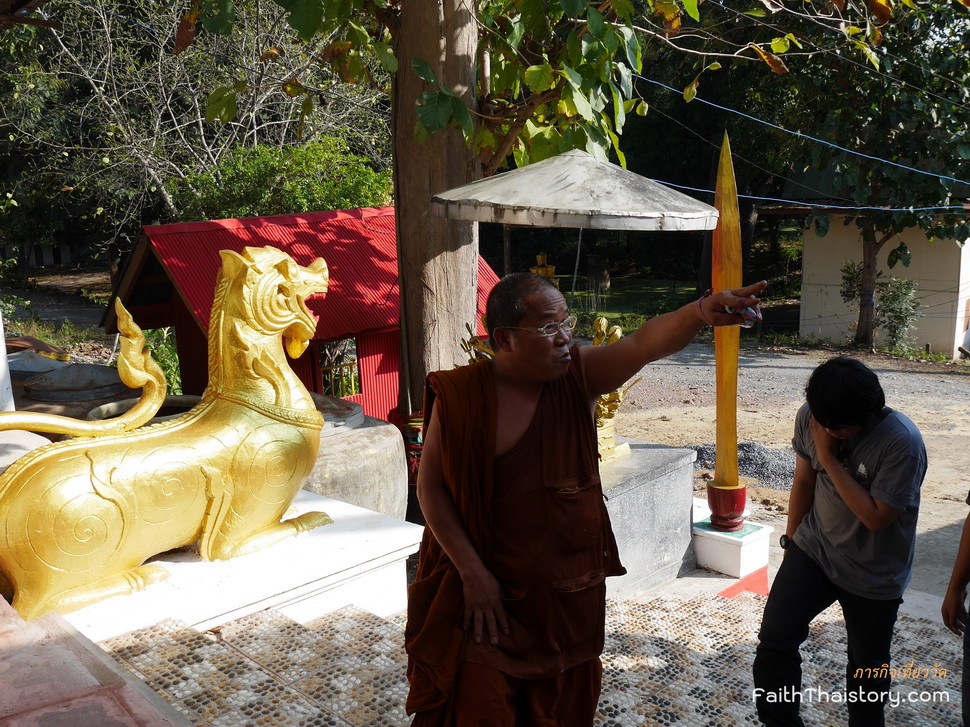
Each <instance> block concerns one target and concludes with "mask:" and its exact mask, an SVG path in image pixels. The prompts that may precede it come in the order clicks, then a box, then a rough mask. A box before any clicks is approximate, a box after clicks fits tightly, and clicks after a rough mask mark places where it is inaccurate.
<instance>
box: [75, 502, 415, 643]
mask: <svg viewBox="0 0 970 727" xmlns="http://www.w3.org/2000/svg"><path fill="white" fill-rule="evenodd" d="M313 510H322V511H324V512H326V513H328V514H329V515H330V517H332V518H333V521H334V522H333V524H332V525H326V526H323V527H319V528H316V529H315V530H312V531H311V532H308V533H303V534H301V535H298V536H296V537H292V538H288V539H287V540H284V541H282V542H280V543H277V544H276V545H273V546H271V547H269V548H265V549H263V550H261V551H258V552H256V553H251V554H249V555H244V556H240V557H238V558H233V559H231V560H225V561H214V562H206V561H203V560H202V559H201V558H199V556H198V553H197V551H196V548H195V547H194V546H192V547H191V548H185V549H181V550H177V551H172V552H169V553H165V554H162V555H160V556H157V557H155V558H152V559H151V560H150V561H148V562H150V563H157V564H160V565H163V566H164V567H165V568H166V569H167V570H168V571H169V573H170V574H171V575H170V577H169V578H168V579H167V580H164V581H162V582H160V583H155V584H152V585H150V586H148V587H147V588H145V589H144V590H142V591H139V592H138V593H133V594H131V595H128V596H118V597H115V598H109V599H106V600H104V601H101V602H100V603H96V604H93V605H91V606H88V607H87V608H83V609H80V610H79V611H75V612H73V613H69V614H66V615H65V616H64V618H65V619H66V620H67V621H69V622H70V623H71V624H72V625H73V626H74V627H75V628H76V629H77V630H78V631H80V632H81V633H83V634H84V635H85V636H87V637H88V638H89V639H91V640H92V641H102V640H104V639H107V638H110V637H112V636H117V635H119V634H123V633H127V632H129V631H132V630H134V629H137V628H143V627H145V626H150V625H152V624H154V623H158V622H159V621H162V620H164V619H167V618H174V619H178V620H180V621H183V622H185V623H186V624H188V625H189V626H192V627H193V628H195V629H197V630H199V631H204V630H206V629H210V628H213V627H215V626H218V625H220V624H223V623H227V622H229V621H232V620H234V619H237V618H241V617H242V616H245V615H247V614H250V613H254V612H256V611H260V610H263V609H266V608H273V609H275V610H277V611H280V612H281V613H283V614H284V615H286V616H288V617H290V618H292V619H294V620H296V621H300V622H305V621H309V620H311V619H313V618H316V617H318V616H321V615H323V614H325V613H329V612H330V611H334V610H336V609H338V608H342V607H344V606H347V605H350V604H353V605H356V606H359V607H360V608H363V609H366V610H368V611H370V612H372V613H375V614H376V615H378V616H388V615H391V614H394V613H398V612H400V611H401V610H403V609H404V608H405V607H406V605H407V589H406V583H407V573H406V565H405V561H406V560H407V557H408V556H409V555H410V554H412V553H414V552H415V551H416V550H417V547H418V544H419V542H420V540H421V533H422V528H421V527H420V526H418V525H414V524H413V523H408V522H405V521H403V520H396V519H394V518H390V517H387V516H385V515H381V514H380V513H376V512H373V511H371V510H365V509H364V508H361V507H357V506H355V505H350V504H347V503H344V502H340V501H338V500H333V499H330V498H327V497H322V496H320V495H315V494H313V493H312V492H306V491H301V492H300V493H299V494H298V495H297V497H296V499H295V500H294V501H293V504H292V505H291V506H290V509H289V511H288V512H287V514H286V517H287V518H291V517H295V516H296V515H300V514H302V513H304V512H310V511H313Z"/></svg>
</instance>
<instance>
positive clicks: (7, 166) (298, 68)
mask: <svg viewBox="0 0 970 727" xmlns="http://www.w3.org/2000/svg"><path fill="white" fill-rule="evenodd" d="M44 10H45V12H47V13H49V14H50V15H51V16H52V17H54V18H57V19H58V20H59V21H61V23H62V24H63V30H57V29H51V28H43V27H14V28H11V29H8V30H5V31H3V32H0V200H2V204H3V212H4V214H3V217H2V218H0V235H3V237H4V238H5V239H6V241H7V242H8V243H15V244H18V245H20V246H21V247H22V248H25V249H29V247H30V246H32V245H35V244H48V243H59V244H68V245H71V246H72V247H74V248H75V252H76V253H80V252H81V251H83V250H84V249H91V250H93V251H94V252H95V253H98V252H103V251H104V250H105V249H107V248H109V247H110V248H112V249H117V250H123V249H125V248H126V247H128V246H129V245H130V244H131V243H132V242H133V240H134V239H135V238H136V236H137V234H138V230H139V227H140V226H141V225H142V224H146V223H158V222H165V221H168V220H173V219H180V218H184V216H185V215H186V214H188V211H187V210H183V209H181V208H180V205H181V204H182V203H186V204H189V205H190V206H191V205H192V204H195V202H196V201H197V199H196V197H195V196H193V195H191V194H186V190H187V189H190V188H191V183H190V181H189V180H201V179H203V178H208V179H210V181H214V180H218V179H219V178H220V177H221V170H222V169H223V168H224V166H223V165H224V160H225V159H227V158H229V157H233V155H235V154H237V151H238V150H239V149H241V148H254V147H258V148H260V149H262V150H263V151H262V152H260V154H262V156H263V158H267V159H268V157H269V156H272V155H273V152H272V151H269V150H271V149H282V148H285V149H287V152H280V155H281V157H280V158H281V160H282V159H283V157H287V158H288V161H287V162H286V163H283V162H282V161H280V163H279V164H278V165H277V171H279V172H280V173H282V174H286V173H287V171H286V169H287V168H290V169H291V170H292V172H291V173H293V174H298V175H300V176H305V177H308V178H307V180H306V181H307V183H309V182H310V181H311V178H310V177H309V175H308V171H307V169H306V164H308V163H311V161H312V158H313V153H312V152H310V153H309V154H310V156H309V157H307V158H306V160H305V161H300V155H299V154H290V150H291V149H298V148H299V147H300V146H301V145H304V144H315V143H317V140H318V139H324V137H337V138H341V139H343V141H344V144H345V146H344V147H342V148H344V149H346V150H349V151H350V152H351V153H353V154H355V155H357V156H356V157H355V158H354V159H353V160H351V162H350V166H349V168H348V170H347V174H345V175H344V176H343V177H341V176H340V175H339V174H336V173H333V172H331V171H327V172H324V173H317V174H316V175H314V176H315V177H316V178H317V179H321V178H326V179H327V180H328V183H336V181H337V180H338V178H340V179H346V178H347V175H348V174H350V173H351V170H353V169H357V168H358V167H359V165H360V161H359V160H360V158H366V160H367V165H368V166H370V167H371V168H372V169H373V172H374V174H373V175H371V176H372V177H374V179H371V180H370V181H367V177H366V173H365V172H363V171H358V172H357V177H358V180H357V182H356V184H359V185H362V189H365V190H369V187H368V185H371V184H372V183H377V184H380V182H375V179H376V177H379V176H380V175H381V174H385V175H386V172H387V170H388V169H389V167H390V156H389V153H388V151H387V150H388V149H389V146H390V145H389V133H390V130H389V128H388V119H387V114H388V106H387V98H386V94H385V93H384V89H383V87H382V85H386V83H387V78H386V75H385V76H384V77H380V76H375V78H374V80H375V84H377V86H378V87H376V88H372V87H367V86H363V85H357V86H351V85H348V84H347V83H345V82H344V80H343V79H342V78H341V77H340V76H339V75H338V74H337V73H336V72H334V71H333V70H332V68H331V67H330V66H328V65H325V64H321V63H320V62H319V61H318V56H319V54H321V53H322V52H323V50H324V47H325V44H324V43H323V42H322V41H320V42H316V43H303V44H299V45H294V44H293V43H291V42H290V41H291V37H292V36H291V32H290V30H289V28H288V27H287V25H286V23H285V22H284V15H285V13H284V10H283V9H282V8H280V7H279V6H277V5H275V4H272V3H263V4H259V3H252V4H249V5H248V6H247V7H245V8H242V7H241V8H239V9H238V11H237V12H236V15H235V22H236V28H237V30H238V32H237V33H236V34H234V35H233V36H232V37H224V36H211V35H209V36H206V37H203V38H200V39H199V40H198V42H197V43H195V44H193V45H192V47H191V48H189V49H187V50H185V51H184V52H182V53H179V54H178V55H176V54H175V53H174V52H173V51H174V49H175V47H176V42H177V38H178V36H179V32H180V31H179V26H180V21H181V15H182V11H183V10H184V8H180V7H179V4H178V3H161V4H159V3H149V2H125V3H122V2H120V1H118V0H108V1H107V2H104V3H100V4H98V5H91V4H87V3H74V2H65V1H62V0H52V2H49V3H46V4H45V5H44ZM297 77H299V78H300V80H299V82H297V81H295V80H294V79H296V78H297ZM227 78H228V79H232V83H234V84H235V83H245V84H246V85H247V87H249V88H251V89H252V93H251V94H249V95H248V96H246V97H245V98H244V99H239V101H238V103H237V104H236V106H235V109H234V110H235V117H234V119H233V120H232V121H224V122H223V123H214V122H212V121H206V112H207V105H208V101H209V96H210V91H212V89H213V88H216V87H217V86H218V85H219V83H222V82H224V81H225V80H226V79H227ZM297 89H299V90H297ZM310 111H312V112H313V113H312V115H310V113H309V112H310ZM319 143H320V146H318V147H316V148H317V149H318V150H323V149H326V148H331V147H332V148H333V149H334V150H335V151H334V154H337V153H339V152H337V151H336V150H337V149H338V146H337V145H336V144H337V142H334V141H328V140H323V141H321V142H319ZM318 154H322V151H319V152H318ZM317 158H319V159H323V158H324V156H318V157H317ZM326 159H327V163H328V164H330V165H336V166H337V167H340V166H341V164H342V163H341V162H335V161H334V160H333V156H332V155H331V156H327V157H326ZM231 164H232V163H230V162H226V164H225V168H228V167H230V166H231ZM253 164H255V162H253ZM287 165H289V166H287ZM207 175H208V176H207ZM375 175H376V176H375ZM288 183H289V181H288V180H279V181H278V182H277V183H275V184H267V185H264V193H266V194H271V193H273V192H276V193H278V194H280V193H282V192H283V190H284V188H286V187H287V185H288ZM341 185H343V186H341ZM345 186H346V184H345V182H341V183H340V184H338V187H340V188H341V189H343V188H344V187H345ZM174 190H179V192H180V196H178V198H176V196H175V195H174V194H173V191H174ZM345 191H347V192H348V193H349V191H350V190H349V188H348V189H346V190H345ZM292 196H293V197H294V198H299V199H302V200H304V201H305V202H306V203H312V202H311V200H313V199H314V196H313V195H310V194H308V193H306V192H297V191H296V190H295V189H294V190H292ZM318 196H319V195H318ZM352 196H353V195H350V194H343V193H340V194H333V195H332V199H334V200H337V201H340V202H343V201H349V200H350V199H351V198H352ZM375 196H380V195H379V194H376V193H374V192H373V191H372V190H370V191H365V192H364V198H365V199H367V200H370V199H373V198H375ZM210 201H211V200H210ZM196 209H197V208H196ZM235 211H238V210H235ZM284 211H286V210H284ZM206 212H207V214H208V215H211V216H213V217H225V216H227V215H228V214H229V213H231V211H229V210H227V211H219V210H218V209H217V207H215V206H213V205H211V204H210V206H209V207H208V208H207V210H206Z"/></svg>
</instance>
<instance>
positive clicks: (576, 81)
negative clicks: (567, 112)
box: [563, 68, 595, 121]
mask: <svg viewBox="0 0 970 727" xmlns="http://www.w3.org/2000/svg"><path fill="white" fill-rule="evenodd" d="M563 76H565V78H566V91H565V95H566V97H568V98H569V99H570V100H572V104H573V108H574V109H575V110H576V113H577V114H579V115H580V116H582V117H583V118H584V119H585V120H586V121H593V120H594V118H595V115H594V113H593V107H592V105H591V104H590V102H589V99H588V98H587V97H586V94H584V93H583V89H582V85H583V79H582V76H581V75H580V74H579V73H577V72H576V71H575V70H573V69H572V68H564V69H563Z"/></svg>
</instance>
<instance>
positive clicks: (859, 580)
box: [754, 357, 926, 727]
mask: <svg viewBox="0 0 970 727" xmlns="http://www.w3.org/2000/svg"><path fill="white" fill-rule="evenodd" d="M805 398H806V400H807V401H806V403H805V405H803V406H802V408H801V409H800V410H799V412H798V414H797V415H796V417H795V436H794V438H793V439H792V447H793V448H794V450H795V454H796V464H795V479H794V482H793V484H792V490H791V495H790V498H789V505H788V524H787V528H786V531H785V534H784V535H782V536H781V547H782V548H784V549H785V558H784V560H783V561H782V564H781V567H780V568H779V569H778V573H777V575H776V576H775V580H774V582H773V583H772V587H771V592H770V594H769V596H768V602H767V603H766V604H765V611H764V616H763V617H762V621H761V631H760V633H759V635H758V638H759V640H760V643H759V645H758V649H757V654H756V656H755V661H754V684H755V690H754V697H755V701H756V704H757V708H758V717H759V718H760V719H761V721H762V722H763V723H764V724H766V725H769V727H774V726H776V725H796V726H798V725H802V724H803V722H802V720H801V718H800V717H799V714H798V712H799V704H800V702H801V697H802V694H801V676H802V674H801V658H800V656H799V653H798V650H799V647H800V646H801V644H802V643H803V642H804V641H805V639H806V638H808V627H809V624H810V623H811V622H812V620H813V619H814V618H815V617H816V616H817V615H818V614H819V613H821V612H822V611H823V610H824V609H826V608H828V606H830V605H831V604H832V603H834V602H835V601H838V602H839V604H840V605H841V606H842V613H843V617H844V619H845V627H846V636H847V641H848V648H847V652H848V663H847V665H846V699H845V702H846V704H847V705H848V711H849V725H850V727H861V726H863V725H866V726H868V725H883V724H885V721H884V716H883V705H884V703H885V700H886V697H887V695H888V692H889V687H890V681H891V680H890V678H889V675H888V671H889V669H888V666H889V661H890V643H891V641H892V633H893V627H894V626H895V623H896V614H897V611H898V609H899V604H900V603H901V602H902V594H903V590H904V589H905V588H906V585H907V584H908V583H909V579H910V575H911V573H912V568H913V552H914V547H915V543H916V518H917V515H918V513H919V501H920V486H921V485H922V483H923V477H924V476H925V474H926V448H925V447H924V445H923V437H922V435H920V432H919V430H918V429H917V428H916V425H915V424H913V422H912V421H910V420H909V419H908V418H906V417H905V416H903V415H902V414H900V413H899V412H897V411H893V410H892V409H890V408H888V407H887V406H886V399H885V396H884V394H883V391H882V387H881V386H880V384H879V378H878V377H877V376H876V374H875V373H873V372H872V371H871V370H870V369H869V368H867V367H866V366H865V365H864V364H863V363H862V362H860V361H857V360H856V359H852V358H848V357H838V358H834V359H831V360H829V361H826V362H825V363H823V364H822V365H820V366H819V367H818V368H816V369H815V371H814V372H813V373H812V375H811V377H810V378H809V381H808V386H807V387H806V389H805ZM820 686H824V685H820ZM826 688H827V687H826Z"/></svg>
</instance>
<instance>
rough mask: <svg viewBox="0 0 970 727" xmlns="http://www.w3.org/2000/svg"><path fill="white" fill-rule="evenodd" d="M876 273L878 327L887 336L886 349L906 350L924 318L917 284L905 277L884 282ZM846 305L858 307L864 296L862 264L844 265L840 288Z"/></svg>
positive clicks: (881, 274)
mask: <svg viewBox="0 0 970 727" xmlns="http://www.w3.org/2000/svg"><path fill="white" fill-rule="evenodd" d="M884 278H885V276H884V275H883V273H882V271H881V270H877V271H876V290H875V296H874V297H875V307H874V310H873V315H874V316H875V323H876V328H878V329H880V330H882V331H883V332H884V333H885V334H886V347H887V348H889V349H890V350H902V351H906V350H908V349H907V341H908V340H909V332H910V330H911V329H912V328H913V326H914V324H915V323H916V321H917V320H918V319H919V318H920V317H921V315H922V314H921V313H920V312H919V301H918V300H917V299H916V283H915V282H914V281H912V280H908V279H906V278H893V277H891V278H889V280H885V279H884ZM839 293H840V294H841V296H842V300H843V301H844V302H845V303H849V304H855V305H858V302H859V298H860V296H861V295H862V263H861V262H859V263H856V262H853V261H851V260H848V261H846V262H845V263H844V264H843V265H842V285H841V288H840V289H839Z"/></svg>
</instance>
